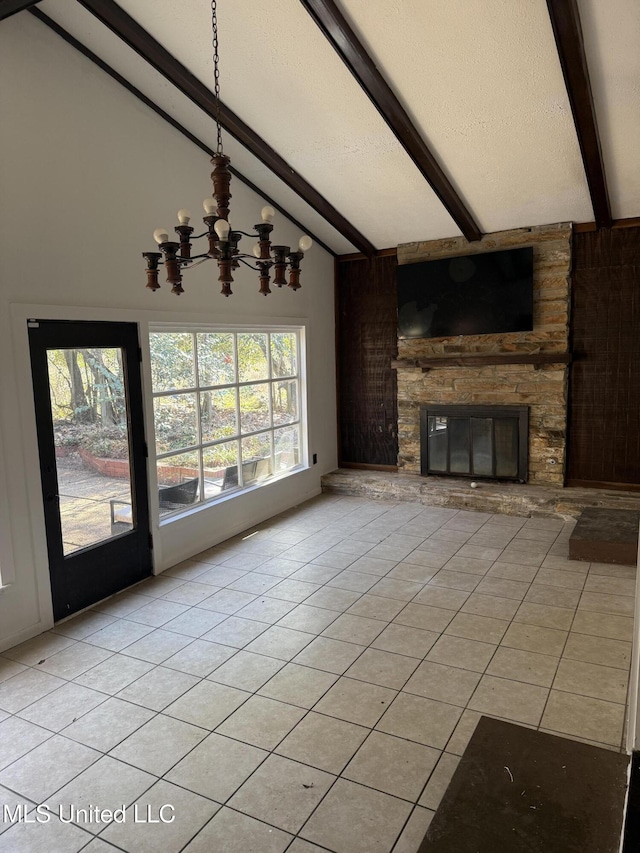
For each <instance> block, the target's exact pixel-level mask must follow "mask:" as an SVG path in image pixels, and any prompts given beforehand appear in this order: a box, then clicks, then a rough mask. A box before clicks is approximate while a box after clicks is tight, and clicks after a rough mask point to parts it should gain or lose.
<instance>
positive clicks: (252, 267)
mask: <svg viewBox="0 0 640 853" xmlns="http://www.w3.org/2000/svg"><path fill="white" fill-rule="evenodd" d="M234 257H235V258H236V260H238V261H240V262H241V263H243V264H244V265H245V267H249V269H250V270H253V271H254V272H256V271H257V270H259V269H260V267H258V266H256V265H255V262H254V263H253V264H250V263H249V261H245V258H250V257H251V255H235V256H234Z"/></svg>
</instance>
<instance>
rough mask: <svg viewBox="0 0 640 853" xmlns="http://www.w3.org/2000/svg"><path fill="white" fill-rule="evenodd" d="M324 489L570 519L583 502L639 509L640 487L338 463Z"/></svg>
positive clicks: (577, 512) (464, 507)
mask: <svg viewBox="0 0 640 853" xmlns="http://www.w3.org/2000/svg"><path fill="white" fill-rule="evenodd" d="M322 491H323V492H328V493H330V494H336V495H351V496H353V497H364V498H367V499H374V500H375V499H379V500H387V501H412V502H414V503H421V504H425V505H426V506H446V507H453V508H455V509H469V510H475V511H477V512H500V513H503V514H505V515H520V516H527V517H529V516H546V517H551V518H553V517H557V518H563V519H564V520H565V521H568V520H570V519H572V518H578V517H579V516H580V513H581V512H582V510H583V509H585V508H587V507H605V508H607V509H624V510H637V511H640V493H638V492H627V491H614V490H609V489H581V488H576V487H571V488H563V487H561V486H542V485H531V484H529V483H525V484H521V483H500V482H489V481H485V482H483V483H480V485H479V486H478V488H477V489H472V488H470V486H469V481H468V480H461V479H459V478H458V477H421V476H420V475H419V474H403V473H400V472H399V473H395V472H391V471H365V470H356V469H352V468H337V469H336V470H335V471H331V472H330V473H329V474H325V475H324V476H323V477H322Z"/></svg>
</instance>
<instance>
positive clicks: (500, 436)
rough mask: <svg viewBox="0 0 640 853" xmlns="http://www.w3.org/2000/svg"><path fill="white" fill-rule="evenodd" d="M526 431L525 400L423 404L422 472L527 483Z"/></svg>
mask: <svg viewBox="0 0 640 853" xmlns="http://www.w3.org/2000/svg"><path fill="white" fill-rule="evenodd" d="M528 435H529V409H528V407H527V406H435V405H426V406H421V407H420V472H421V473H422V474H431V475H436V476H453V477H475V478H482V479H492V480H516V481H518V482H521V483H526V481H527V473H528V457H529V454H528Z"/></svg>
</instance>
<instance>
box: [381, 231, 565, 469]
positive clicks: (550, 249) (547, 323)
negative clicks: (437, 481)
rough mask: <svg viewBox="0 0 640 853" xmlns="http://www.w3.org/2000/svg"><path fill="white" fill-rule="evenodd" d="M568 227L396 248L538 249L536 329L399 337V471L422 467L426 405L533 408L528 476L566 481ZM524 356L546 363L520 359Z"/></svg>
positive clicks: (434, 253) (423, 252)
mask: <svg viewBox="0 0 640 853" xmlns="http://www.w3.org/2000/svg"><path fill="white" fill-rule="evenodd" d="M571 233H572V228H571V223H559V224H556V225H543V226H536V227H532V228H519V229H515V230H511V231H499V232H496V233H494V234H486V235H485V236H484V237H483V239H482V240H481V241H479V242H477V243H469V242H468V241H467V240H466V239H465V238H464V237H457V238H448V239H443V240H430V241H425V242H417V243H404V244H402V245H400V246H398V263H399V264H408V263H416V262H419V261H426V260H434V259H436V258H445V257H454V256H458V255H472V254H479V253H482V252H493V251H497V250H500V249H508V248H509V249H511V248H520V247H524V246H532V247H533V331H531V332H510V333H507V334H491V335H468V336H467V335H466V336H459V337H449V338H433V339H415V338H414V339H410V340H400V339H399V340H398V361H397V362H396V363H395V366H396V368H397V374H398V446H399V451H398V470H399V471H404V472H407V473H416V474H419V473H420V406H421V405H426V404H432V405H441V404H458V405H508V406H528V408H529V482H530V483H532V484H540V485H543V484H548V485H555V486H561V485H562V484H563V482H564V472H565V458H566V436H567V389H568V376H569V366H568V364H567V363H566V360H567V353H568V350H569V313H570V302H571V291H570V272H571ZM554 355H558V356H559V359H558V362H555V361H554V358H553V357H554ZM469 356H495V357H496V358H495V359H493V360H495V361H496V362H499V363H496V364H472V363H470V362H468V361H465V359H466V358H468V357H469ZM438 357H440V358H444V357H449V358H453V357H460V358H459V360H458V363H457V364H455V365H449V366H442V365H439V364H436V363H435V362H434V361H433V360H434V359H437V358H438ZM510 357H513V358H514V360H517V361H516V363H509V358H510ZM527 357H531V361H532V362H533V361H536V360H537V361H538V362H542V363H522V360H523V358H524V359H527ZM563 359H564V361H563ZM489 360H491V359H489ZM422 365H424V366H425V367H426V368H427V369H426V370H423V367H422Z"/></svg>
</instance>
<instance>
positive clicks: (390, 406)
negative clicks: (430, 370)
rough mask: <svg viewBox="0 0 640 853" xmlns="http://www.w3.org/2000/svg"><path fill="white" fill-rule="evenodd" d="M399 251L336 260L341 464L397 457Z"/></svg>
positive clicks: (383, 462)
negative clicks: (395, 366)
mask: <svg viewBox="0 0 640 853" xmlns="http://www.w3.org/2000/svg"><path fill="white" fill-rule="evenodd" d="M396 265H397V261H396V256H395V254H393V255H383V256H379V257H374V258H370V259H366V258H362V259H345V260H340V259H338V260H337V261H336V326H337V329H336V340H337V348H338V353H337V365H338V366H337V372H338V418H339V440H340V443H339V459H340V464H341V465H347V466H348V465H354V466H360V465H362V466H372V467H382V466H385V467H386V466H389V467H395V466H396V463H397V459H398V437H397V423H398V409H397V388H396V371H395V370H392V369H391V361H392V359H394V358H396V356H397V349H398V338H397V335H398V333H397V304H396Z"/></svg>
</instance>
